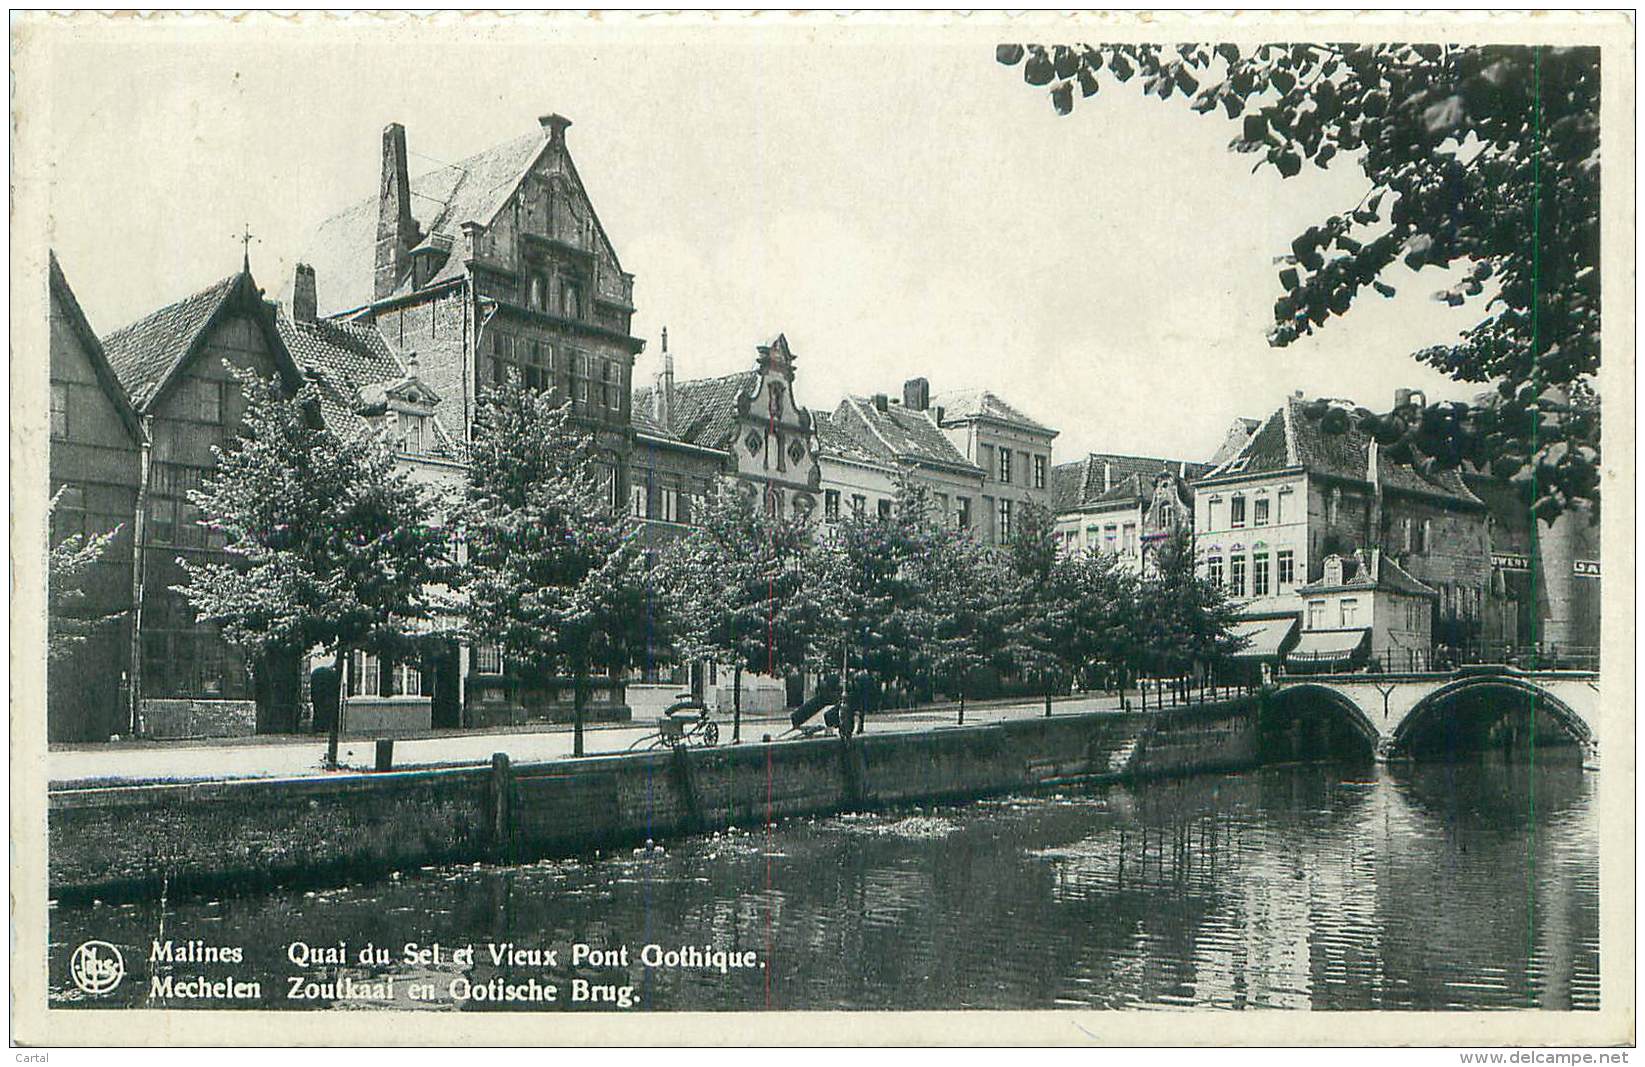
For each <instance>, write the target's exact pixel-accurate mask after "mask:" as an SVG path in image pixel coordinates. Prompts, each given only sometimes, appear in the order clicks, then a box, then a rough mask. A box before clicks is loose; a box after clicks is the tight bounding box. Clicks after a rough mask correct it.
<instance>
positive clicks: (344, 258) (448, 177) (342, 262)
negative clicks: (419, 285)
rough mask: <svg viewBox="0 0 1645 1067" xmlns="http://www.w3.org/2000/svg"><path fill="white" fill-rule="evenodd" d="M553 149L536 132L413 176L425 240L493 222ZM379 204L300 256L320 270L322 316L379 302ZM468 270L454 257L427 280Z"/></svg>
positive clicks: (339, 218)
mask: <svg viewBox="0 0 1645 1067" xmlns="http://www.w3.org/2000/svg"><path fill="white" fill-rule="evenodd" d="M547 146H548V138H547V135H546V134H545V133H544V132H543V131H537V132H535V133H531V134H528V135H526V136H524V137H518V138H515V139H514V140H512V141H508V142H506V143H504V144H500V145H496V146H494V147H492V148H488V149H486V150H485V151H483V152H479V153H476V154H475V155H472V156H469V157H468V158H467V159H464V160H459V161H458V162H456V163H454V164H451V165H450V166H444V167H440V168H438V169H436V170H431V171H429V172H428V173H426V174H420V175H418V176H417V177H414V178H412V179H411V214H412V217H413V218H415V219H416V220H417V225H418V227H419V228H420V229H421V230H422V232H423V234H424V235H425V240H424V241H423V244H424V245H427V244H429V243H430V242H433V241H435V236H434V235H436V234H439V235H441V237H442V239H444V238H449V239H450V240H451V241H452V242H453V246H454V247H456V246H459V245H460V238H461V235H462V232H461V227H462V224H463V223H464V222H468V221H471V220H472V221H476V222H480V223H485V224H489V223H490V222H491V216H492V215H493V214H495V213H496V211H497V209H498V207H500V206H501V205H502V203H503V202H504V201H505V200H506V199H507V198H508V196H509V195H510V194H511V193H513V191H514V188H515V186H516V185H517V184H518V183H519V180H520V178H521V177H523V176H524V174H525V172H526V168H527V167H529V166H530V165H531V164H532V163H533V162H534V161H535V159H536V158H537V153H538V152H540V151H541V150H542V149H543V148H546V147H547ZM377 209H378V201H377V198H376V197H371V198H370V199H367V200H362V201H360V202H359V203H357V204H355V205H354V206H352V207H350V208H348V209H346V210H344V211H341V212H339V213H338V214H336V215H333V216H332V217H331V218H329V219H327V220H326V221H324V222H322V223H321V224H320V225H319V227H318V228H316V229H315V231H314V234H313V235H312V236H311V237H310V238H309V240H308V241H307V243H306V244H305V245H304V251H303V255H302V257H301V258H302V262H304V263H307V264H309V265H310V266H312V267H313V268H314V272H315V287H316V290H317V295H318V298H319V312H320V314H321V315H335V314H338V313H340V312H345V311H353V310H355V309H356V308H360V307H364V306H365V305H367V304H369V303H371V302H372V297H373V287H374V285H375V277H376V256H377ZM436 243H438V242H436ZM419 247H421V246H419ZM462 270H463V264H462V257H461V256H460V255H456V254H454V255H452V257H451V258H450V259H448V260H447V261H446V264H445V266H443V267H442V268H441V269H440V271H439V272H438V273H437V274H436V275H435V276H434V277H433V278H432V279H430V281H429V282H428V284H429V285H437V284H439V283H440V282H442V281H444V280H446V279H447V278H450V277H456V276H458V275H459V274H461V272H462Z"/></svg>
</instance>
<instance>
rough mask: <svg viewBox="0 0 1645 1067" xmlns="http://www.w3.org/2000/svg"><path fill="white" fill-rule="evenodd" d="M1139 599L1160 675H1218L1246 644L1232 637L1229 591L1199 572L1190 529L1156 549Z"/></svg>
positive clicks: (1173, 534)
mask: <svg viewBox="0 0 1645 1067" xmlns="http://www.w3.org/2000/svg"><path fill="white" fill-rule="evenodd" d="M1139 601H1140V605H1141V606H1140V609H1139V611H1138V612H1137V615H1138V617H1139V619H1141V620H1143V621H1144V638H1143V641H1144V644H1145V646H1146V647H1147V648H1148V649H1149V650H1150V652H1151V655H1150V657H1149V666H1150V667H1151V668H1152V669H1153V670H1155V671H1156V672H1157V673H1158V674H1160V675H1162V676H1165V677H1182V676H1184V675H1186V674H1188V673H1189V672H1190V671H1192V670H1193V669H1194V668H1195V667H1200V668H1202V669H1205V670H1207V671H1214V670H1215V669H1216V668H1218V667H1220V666H1221V665H1223V664H1224V663H1226V662H1227V659H1228V657H1229V656H1231V655H1233V653H1235V652H1237V651H1239V649H1240V647H1241V645H1242V644H1243V642H1242V639H1240V638H1237V637H1235V636H1234V624H1235V622H1236V621H1237V620H1238V618H1239V610H1238V608H1237V607H1236V606H1235V604H1234V603H1233V601H1232V600H1230V599H1229V598H1228V594H1227V591H1226V590H1224V589H1222V588H1220V587H1218V586H1217V585H1216V584H1214V583H1213V582H1211V581H1209V580H1207V579H1205V578H1202V577H1200V576H1199V574H1198V573H1196V571H1195V567H1194V535H1193V533H1192V531H1191V530H1189V529H1188V527H1186V526H1179V527H1178V528H1177V529H1175V530H1173V531H1172V532H1171V534H1170V536H1169V537H1167V538H1166V539H1165V541H1163V542H1162V543H1161V544H1160V545H1159V546H1158V547H1157V548H1156V549H1155V550H1154V565H1153V569H1152V572H1151V573H1150V574H1149V575H1148V576H1147V577H1146V578H1144V579H1143V581H1142V583H1141V587H1140V589H1139Z"/></svg>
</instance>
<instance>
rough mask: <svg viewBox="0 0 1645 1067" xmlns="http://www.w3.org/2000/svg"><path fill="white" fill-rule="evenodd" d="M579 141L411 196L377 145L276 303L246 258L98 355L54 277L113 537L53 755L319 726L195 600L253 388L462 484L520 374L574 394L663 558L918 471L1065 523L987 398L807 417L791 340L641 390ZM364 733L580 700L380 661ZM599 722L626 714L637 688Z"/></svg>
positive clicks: (907, 394) (60, 274)
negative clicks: (674, 541)
mask: <svg viewBox="0 0 1645 1067" xmlns="http://www.w3.org/2000/svg"><path fill="white" fill-rule="evenodd" d="M570 125H571V123H570V121H569V120H567V119H565V118H563V117H561V116H558V115H548V116H545V117H543V118H542V119H541V120H540V122H539V127H540V128H539V129H538V130H537V131H535V132H533V133H532V134H530V135H527V136H525V137H522V138H519V139H517V140H515V141H511V142H509V143H507V144H504V145H500V146H497V147H494V148H492V149H489V150H487V151H485V152H482V153H479V154H478V155H475V156H473V157H471V158H469V159H466V160H462V161H459V162H458V163H456V164H452V165H450V166H446V167H441V168H439V169H437V170H434V171H431V172H429V173H427V174H424V175H421V176H419V177H417V178H411V177H410V176H409V173H408V166H407V145H406V133H405V130H404V129H403V128H402V127H401V126H399V125H397V124H396V125H391V126H389V127H388V128H387V129H386V130H385V131H384V133H383V138H382V145H381V148H382V173H381V182H380V186H379V191H378V195H377V196H376V197H375V198H372V199H366V200H362V201H361V202H360V203H358V204H356V205H354V206H353V207H350V208H349V209H347V210H345V211H343V212H341V213H339V214H337V215H336V216H333V217H332V218H329V219H327V220H325V221H324V222H322V223H321V224H320V225H319V226H318V227H317V228H316V229H315V231H314V233H313V235H312V236H311V238H310V240H309V242H308V244H307V246H306V247H305V249H304V251H303V253H302V257H301V261H300V262H299V263H298V265H297V266H296V268H295V270H294V272H293V275H292V277H291V279H290V280H289V281H288V282H287V283H286V285H285V286H284V287H283V289H282V291H281V293H280V297H279V299H277V300H269V299H266V298H265V295H264V292H263V290H262V288H261V287H260V286H259V285H258V283H257V281H256V279H255V278H254V277H253V275H252V271H251V265H250V262H249V258H248V259H247V260H246V261H245V262H244V263H242V265H241V269H240V270H239V271H238V272H236V273H234V274H231V275H229V276H228V277H225V278H224V279H222V280H221V281H219V282H217V283H216V284H214V285H212V286H210V287H208V288H206V289H204V290H201V291H200V292H197V293H193V294H190V295H188V296H186V297H184V298H182V299H180V300H178V301H176V302H175V303H172V304H169V305H167V306H166V307H163V308H160V309H158V310H156V311H154V312H153V313H151V314H149V315H146V316H144V317H143V318H142V319H140V320H139V321H137V322H135V323H132V324H130V325H128V326H125V327H122V328H120V329H118V330H115V331H113V332H112V333H109V334H107V335H105V336H102V337H99V336H98V335H97V334H96V333H95V332H94V331H93V330H92V329H91V327H90V325H89V323H88V321H87V319H86V316H85V314H84V313H83V311H82V309H81V308H80V305H79V302H78V300H77V299H76V297H75V295H74V292H73V290H72V288H71V287H70V285H69V281H68V278H67V277H66V275H65V274H64V271H63V269H62V267H61V266H60V265H59V264H58V263H57V261H56V258H55V256H53V257H52V260H51V278H50V288H51V313H52V319H53V328H52V333H51V382H52V385H51V393H52V396H51V413H52V414H51V424H52V430H51V438H52V445H51V457H50V466H51V482H52V490H53V492H54V493H60V494H61V495H60V496H59V498H58V506H57V508H56V509H55V510H54V514H53V529H52V538H53V543H57V542H59V541H61V540H62V539H63V538H65V537H67V536H69V535H71V534H73V533H79V532H85V533H98V532H105V531H109V530H116V529H117V530H118V531H119V533H118V535H117V537H116V538H115V540H114V542H113V544H112V545H111V546H110V549H109V551H108V552H107V553H105V555H104V557H103V558H102V560H101V561H100V562H99V563H98V565H97V566H96V567H95V568H94V571H95V573H94V574H93V575H92V576H91V577H89V578H88V579H87V581H86V583H85V588H86V592H87V597H86V599H85V601H84V603H83V604H82V605H81V606H80V610H82V611H84V612H86V613H87V614H94V615H97V616H103V615H114V616H117V617H118V618H117V620H116V621H115V622H114V623H111V624H109V625H107V626H105V627H103V628H101V629H100V630H99V632H98V633H97V635H96V636H95V637H94V638H93V639H92V640H91V641H89V642H86V643H85V645H84V646H83V647H80V648H78V649H76V650H75V651H74V653H73V654H72V655H70V656H68V657H66V658H62V659H60V660H54V662H53V663H52V665H51V669H50V670H51V673H50V682H49V697H48V705H49V706H48V724H49V725H48V734H49V736H50V738H51V739H52V740H53V741H76V740H105V739H107V738H109V737H110V736H115V735H128V734H142V735H145V736H152V737H170V736H198V735H227V734H241V733H250V732H289V731H293V730H298V729H301V728H303V727H304V726H305V723H306V721H307V720H306V719H305V718H304V700H303V685H304V675H305V673H306V672H305V670H304V667H305V664H303V663H301V662H298V661H297V660H296V659H292V660H291V661H288V662H264V663H248V662H246V660H245V658H244V657H243V656H242V655H241V654H240V653H239V652H238V651H237V650H236V649H235V648H233V647H232V646H230V645H229V644H227V643H226V642H225V641H223V639H222V638H221V637H220V636H219V635H218V634H217V633H216V632H215V630H214V629H213V628H212V627H211V626H209V625H205V624H200V623H197V622H196V621H195V620H194V616H193V612H192V610H191V609H190V607H189V605H188V604H187V603H186V602H185V600H184V598H183V597H182V596H181V595H180V594H178V593H176V592H175V591H174V586H176V585H177V584H179V583H180V582H181V581H182V578H183V571H182V568H181V566H180V564H179V560H180V559H182V558H207V557H210V556H211V555H213V554H221V553H222V552H223V551H224V546H223V544H222V542H221V540H220V539H219V538H218V537H217V535H215V534H214V533H213V532H212V531H211V530H210V529H209V528H207V527H205V526H202V525H201V524H200V522H199V516H198V515H197V514H195V510H194V508H193V505H191V504H190V503H189V501H188V497H187V494H188V492H189V490H191V489H194V488H198V487H199V485H200V484H201V482H202V480H203V479H204V478H205V477H206V476H207V475H208V474H209V473H210V471H211V470H212V467H213V464H214V462H215V459H214V456H213V453H212V446H214V445H222V444H225V443H226V442H228V441H231V440H232V439H233V438H234V437H235V436H236V435H237V433H238V430H239V426H240V421H241V417H242V414H243V401H242V399H241V397H240V396H239V391H238V387H237V383H236V381H235V378H234V374H233V371H234V370H251V371H253V372H255V373H258V374H260V375H264V376H274V377H278V378H279V379H281V380H282V381H283V382H284V383H286V385H287V386H288V387H290V388H293V389H295V388H298V387H299V386H301V385H302V384H303V383H305V382H308V383H312V384H313V385H314V386H315V387H316V389H317V390H318V392H319V395H320V398H321V410H322V414H323V415H324V417H325V418H326V419H327V420H328V422H329V423H330V424H331V425H332V426H333V427H334V428H340V429H342V430H344V431H345V432H351V433H378V434H387V435H388V436H389V438H390V439H391V440H392V441H393V442H394V444H395V447H396V450H397V454H398V459H399V462H400V463H401V465H402V466H403V467H404V468H405V469H406V470H408V471H409V472H410V473H411V475H412V477H414V478H416V479H417V480H420V481H425V482H428V483H430V484H434V485H440V486H444V487H445V488H447V489H455V488H456V487H458V486H459V485H460V483H461V480H462V478H463V466H462V456H463V452H464V447H465V444H466V441H467V439H468V435H469V433H470V431H471V429H472V426H473V422H474V418H475V414H476V408H477V404H478V400H479V397H480V396H481V394H482V393H483V391H484V390H485V389H486V388H487V387H489V386H490V385H492V384H494V383H497V382H501V381H504V380H514V381H518V382H522V383H524V384H525V385H527V386H529V387H532V388H538V389H542V390H546V391H550V392H552V393H553V394H555V395H557V396H559V397H563V398H565V399H566V400H567V401H569V402H570V403H571V405H572V406H573V409H574V412H575V414H576V415H577V416H578V417H579V418H580V419H581V420H582V421H583V423H584V425H586V426H587V427H589V428H590V430H592V431H593V433H594V434H595V438H596V442H597V445H598V447H599V452H600V457H601V462H602V463H603V464H604V466H605V468H606V475H607V480H608V484H609V485H610V491H611V494H612V501H613V503H614V504H615V505H617V506H621V507H626V508H628V509H629V510H630V511H631V513H632V514H633V515H635V516H637V517H638V518H640V519H641V520H642V521H643V524H644V528H645V530H646V533H647V536H648V537H649V538H650V539H651V540H652V541H653V542H654V543H659V544H660V543H661V542H663V541H666V540H667V539H669V538H672V537H675V536H678V535H679V533H680V532H681V531H683V530H685V529H688V528H689V526H690V524H691V522H692V516H693V514H694V512H695V511H696V509H697V508H699V507H701V506H702V502H703V501H704V500H705V498H706V497H707V495H708V494H709V493H710V492H711V491H712V489H713V487H714V484H715V482H716V480H718V479H723V478H728V477H729V478H735V479H738V480H739V481H741V482H743V483H745V484H747V485H749V486H751V487H753V488H754V489H755V490H756V491H757V492H759V493H760V494H761V495H762V497H763V499H764V501H765V506H766V507H768V508H770V509H772V510H773V511H780V512H781V513H783V514H793V515H797V516H805V517H811V518H813V519H814V520H815V521H817V522H819V523H822V524H829V523H834V522H838V521H840V520H841V519H842V517H844V516H847V515H850V514H853V513H855V514H884V513H886V512H887V511H888V510H889V509H890V508H891V507H892V504H893V501H894V500H895V498H896V494H897V484H898V480H899V478H901V477H903V476H905V475H912V476H914V477H915V478H917V479H919V480H921V481H922V482H924V483H925V484H926V485H927V486H928V488H929V489H930V490H931V494H932V500H933V502H934V504H935V506H936V507H937V508H938V509H939V510H940V511H941V512H942V513H943V514H944V515H946V516H947V517H948V520H949V521H952V522H953V523H954V524H955V525H957V526H959V527H962V528H966V529H970V530H973V531H974V532H975V534H976V536H979V537H982V538H985V539H987V540H989V541H992V542H1004V541H1008V540H1009V539H1010V537H1011V533H1012V528H1013V524H1014V523H1015V522H1016V521H1017V517H1018V516H1020V515H1021V513H1022V509H1023V508H1024V507H1026V506H1028V505H1029V504H1030V503H1034V504H1039V505H1041V506H1049V505H1050V504H1051V470H1052V444H1053V442H1054V440H1055V438H1056V436H1057V433H1056V431H1055V430H1053V429H1051V428H1049V427H1046V426H1044V425H1042V424H1040V423H1039V422H1036V421H1035V420H1034V419H1032V418H1030V417H1029V416H1027V415H1026V414H1024V413H1023V412H1022V411H1020V410H1019V409H1017V408H1015V407H1013V406H1012V405H1011V404H1009V403H1007V402H1006V401H1005V400H1003V399H1002V398H1000V397H998V396H996V395H994V394H993V393H990V392H988V391H986V390H975V391H969V392H949V393H935V394H934V393H933V392H932V391H931V389H930V386H929V384H928V382H927V381H926V380H925V379H912V380H910V381H908V382H906V383H904V386H903V389H902V392H901V395H899V396H888V395H885V394H878V395H874V396H848V397H846V398H845V399H844V400H842V401H841V402H840V403H839V405H838V406H836V407H835V408H834V410H833V411H832V412H824V411H822V410H816V411H813V410H812V409H810V408H809V407H807V406H806V405H805V404H804V402H803V397H802V396H801V395H800V390H799V388H798V387H797V383H796V365H797V364H798V363H799V362H800V360H799V357H797V355H796V353H795V351H794V350H793V349H792V348H791V347H790V344H789V342H788V340H787V338H786V337H784V336H782V335H778V336H777V337H775V338H774V339H772V340H771V341H770V342H769V343H767V344H762V345H758V346H754V347H753V351H752V352H751V353H750V355H751V358H750V360H749V363H750V366H749V368H748V369H747V370H745V371H742V372H739V373H737V374H733V375H729V376H722V377H713V378H695V379H693V378H683V377H682V378H679V379H676V374H675V365H676V355H675V353H673V352H670V351H669V350H668V341H667V334H666V331H664V335H663V339H662V349H663V352H662V358H661V363H662V365H663V370H662V371H661V373H659V374H658V375H657V376H656V378H655V380H654V381H652V382H650V383H647V384H637V383H635V382H634V380H633V371H634V360H635V357H636V356H637V355H638V354H639V353H640V352H641V351H642V350H643V349H644V347H645V342H644V341H643V340H642V339H640V338H638V337H636V336H634V335H633V332H632V316H633V313H634V306H633V303H632V300H633V285H634V278H633V276H632V275H631V274H628V273H627V272H625V271H624V270H623V268H622V265H621V262H620V260H619V259H618V257H617V253H616V250H615V248H614V247H613V245H612V243H611V241H610V238H609V237H608V236H607V234H606V231H605V229H604V227H603V226H602V225H601V223H600V220H599V216H598V214H597V213H596V212H595V210H594V206H593V203H592V201H591V200H590V199H589V196H588V194H587V191H586V190H585V189H584V187H583V183H582V180H581V178H580V177H579V175H578V173H577V169H576V166H575V164H574V162H573V161H572V157H571V154H570V152H569V150H568V149H567V146H566V131H567V129H568V128H569V126H570ZM354 668H355V669H354V670H353V671H352V672H351V677H352V682H351V686H352V688H351V691H350V700H351V707H350V723H351V724H352V726H353V727H354V728H356V729H358V730H362V731H374V730H384V731H403V730H408V729H427V728H436V729H438V728H446V727H458V726H481V725H492V724H496V723H504V722H518V721H522V720H524V719H528V718H559V717H562V716H563V715H565V714H566V713H567V712H568V710H569V700H570V693H569V691H568V690H567V688H566V687H564V686H561V685H559V684H557V682H556V680H554V679H546V680H544V679H525V678H520V677H516V676H515V674H514V673H513V672H512V671H511V669H510V665H509V664H508V663H507V662H506V659H505V658H504V657H503V656H502V655H501V653H500V652H499V651H498V650H496V649H489V648H467V647H459V646H458V645H457V644H456V643H454V642H453V643H451V644H450V646H449V647H446V648H444V649H437V650H435V651H433V652H430V653H427V654H424V655H422V656H421V657H419V658H418V660H417V661H416V662H413V663H398V664H390V663H378V662H375V661H374V660H373V658H372V657H370V656H364V655H361V656H359V657H358V658H357V662H356V663H355V664H354ZM591 712H592V713H593V714H594V716H595V717H596V718H598V717H600V716H602V715H609V716H620V715H622V714H625V713H626V707H625V705H624V682H623V680H621V679H610V680H608V681H607V682H606V683H605V684H604V685H602V686H600V687H598V688H597V690H596V693H595V695H594V700H593V703H592V705H591Z"/></svg>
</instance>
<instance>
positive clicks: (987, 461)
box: [977, 445, 994, 475]
mask: <svg viewBox="0 0 1645 1067" xmlns="http://www.w3.org/2000/svg"><path fill="white" fill-rule="evenodd" d="M977 466H979V467H981V468H982V469H983V473H984V474H985V475H986V474H987V472H988V471H991V470H993V469H994V446H993V445H978V446H977Z"/></svg>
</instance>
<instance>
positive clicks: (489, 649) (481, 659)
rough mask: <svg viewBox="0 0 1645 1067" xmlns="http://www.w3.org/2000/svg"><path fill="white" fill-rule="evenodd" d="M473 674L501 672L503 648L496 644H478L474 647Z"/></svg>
mask: <svg viewBox="0 0 1645 1067" xmlns="http://www.w3.org/2000/svg"><path fill="white" fill-rule="evenodd" d="M474 673H475V674H501V673H503V650H502V648H501V647H500V646H498V645H479V646H477V647H476V648H475V649H474Z"/></svg>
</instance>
